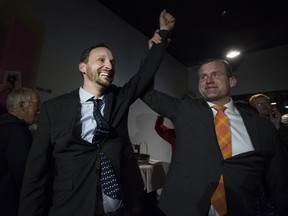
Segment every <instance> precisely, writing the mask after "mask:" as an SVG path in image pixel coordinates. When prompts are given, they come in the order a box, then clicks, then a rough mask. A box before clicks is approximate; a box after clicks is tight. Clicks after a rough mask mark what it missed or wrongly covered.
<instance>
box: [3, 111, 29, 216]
mask: <svg viewBox="0 0 288 216" xmlns="http://www.w3.org/2000/svg"><path fill="white" fill-rule="evenodd" d="M31 143H32V134H31V132H30V131H29V128H28V125H27V124H26V123H25V122H24V121H23V120H21V119H19V118H17V117H16V116H14V115H11V114H9V113H5V114H2V115H1V116H0V214H1V215H9V216H16V215H17V210H18V202H19V197H20V191H21V184H22V180H23V175H24V169H25V164H26V160H27V156H28V152H29V149H30V146H31Z"/></svg>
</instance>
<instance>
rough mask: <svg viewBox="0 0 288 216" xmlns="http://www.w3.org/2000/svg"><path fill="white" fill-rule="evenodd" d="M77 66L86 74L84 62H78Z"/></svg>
mask: <svg viewBox="0 0 288 216" xmlns="http://www.w3.org/2000/svg"><path fill="white" fill-rule="evenodd" d="M78 68H79V71H80V72H81V73H82V74H86V64H85V63H84V62H80V63H79V66H78Z"/></svg>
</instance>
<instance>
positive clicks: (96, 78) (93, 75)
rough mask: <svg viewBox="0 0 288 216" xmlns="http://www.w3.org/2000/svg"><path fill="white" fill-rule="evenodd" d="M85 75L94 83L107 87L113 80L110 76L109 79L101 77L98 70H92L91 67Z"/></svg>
mask: <svg viewBox="0 0 288 216" xmlns="http://www.w3.org/2000/svg"><path fill="white" fill-rule="evenodd" d="M87 76H88V78H89V80H90V81H91V82H93V83H96V84H98V85H100V86H103V87H109V86H110V85H111V83H112V81H113V79H112V78H110V80H106V79H104V80H103V79H101V78H100V71H99V70H96V71H92V70H91V69H88V71H87Z"/></svg>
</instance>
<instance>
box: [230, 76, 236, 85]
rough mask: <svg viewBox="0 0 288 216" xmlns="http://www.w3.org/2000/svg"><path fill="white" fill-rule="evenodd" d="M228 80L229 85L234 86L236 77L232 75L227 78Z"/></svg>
mask: <svg viewBox="0 0 288 216" xmlns="http://www.w3.org/2000/svg"><path fill="white" fill-rule="evenodd" d="M229 82H230V87H235V86H236V84H237V79H236V77H234V76H232V77H230V78H229Z"/></svg>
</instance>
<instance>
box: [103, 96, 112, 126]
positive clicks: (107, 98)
mask: <svg viewBox="0 0 288 216" xmlns="http://www.w3.org/2000/svg"><path fill="white" fill-rule="evenodd" d="M113 97H114V96H113V94H111V93H110V92H109V93H108V94H105V109H104V118H105V119H106V120H107V122H109V119H110V117H111V111H112V103H113Z"/></svg>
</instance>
